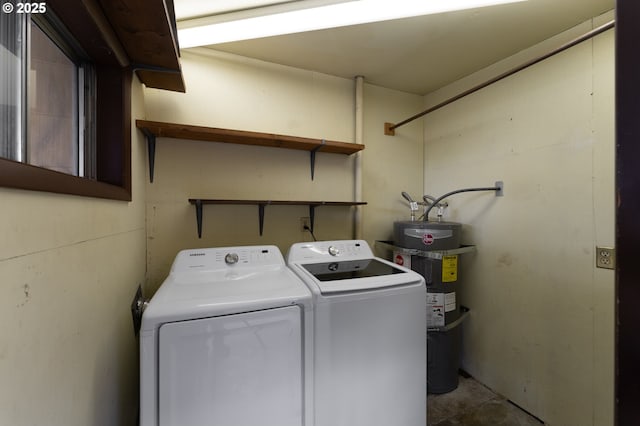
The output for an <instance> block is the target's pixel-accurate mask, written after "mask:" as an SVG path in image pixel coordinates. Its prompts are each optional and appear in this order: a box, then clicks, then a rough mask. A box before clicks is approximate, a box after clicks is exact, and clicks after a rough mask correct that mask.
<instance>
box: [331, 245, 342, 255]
mask: <svg viewBox="0 0 640 426" xmlns="http://www.w3.org/2000/svg"><path fill="white" fill-rule="evenodd" d="M329 254H330V255H331V256H337V255H339V254H340V250H339V249H338V247H336V246H329Z"/></svg>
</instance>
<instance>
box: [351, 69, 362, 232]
mask: <svg viewBox="0 0 640 426" xmlns="http://www.w3.org/2000/svg"><path fill="white" fill-rule="evenodd" d="M355 86H356V87H355V137H354V142H355V143H358V144H363V139H364V137H363V136H364V130H363V129H364V77H363V76H361V75H358V76H356V77H355ZM353 175H354V176H353V183H354V190H353V201H355V202H360V201H362V151H360V152H357V153H356V154H355V158H354V166H353ZM353 237H354V238H355V239H357V240H359V239H362V206H355V207H354V215H353Z"/></svg>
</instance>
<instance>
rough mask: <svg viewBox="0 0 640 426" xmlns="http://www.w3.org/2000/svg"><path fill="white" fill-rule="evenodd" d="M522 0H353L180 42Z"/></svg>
mask: <svg viewBox="0 0 640 426" xmlns="http://www.w3.org/2000/svg"><path fill="white" fill-rule="evenodd" d="M521 1H527V0H393V1H390V0H352V1H347V2H343V3H337V4H329V5H324V6H319V7H311V8H307V9H299V10H291V11H286V12H283V13H272V14H265V15H262V16H254V17H250V18H244V19H238V20H232V21H229V20H227V21H224V22H218V23H212V24H205V25H201V26H192V27H190V28H181V29H179V30H178V39H179V41H180V47H182V48H189V47H197V46H207V45H212V44H219V43H227V42H232V41H240V40H250V39H255V38H262V37H271V36H276V35H283V34H293V33H300V32H306V31H315V30H323V29H328V28H337V27H344V26H349V25H358V24H366V23H370V22H380V21H387V20H392V19H402V18H409V17H413V16H422V15H430V14H436V13H443V12H451V11H455V10H463V9H474V8H480V7H485V6H494V5H499V4H505V3H517V2H521ZM296 3H297V2H296ZM265 9H268V8H265Z"/></svg>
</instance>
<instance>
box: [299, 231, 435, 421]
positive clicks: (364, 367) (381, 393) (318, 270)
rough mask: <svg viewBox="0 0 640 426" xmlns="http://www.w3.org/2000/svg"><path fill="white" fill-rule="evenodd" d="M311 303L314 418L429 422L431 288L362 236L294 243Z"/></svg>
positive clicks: (300, 271) (324, 419)
mask: <svg viewBox="0 0 640 426" xmlns="http://www.w3.org/2000/svg"><path fill="white" fill-rule="evenodd" d="M287 264H288V265H289V267H290V268H291V269H292V270H293V271H294V272H295V273H296V274H297V275H298V276H299V277H300V278H302V280H303V281H304V282H305V283H306V284H307V286H308V287H309V289H310V290H311V292H312V293H313V302H314V320H313V324H314V330H313V336H314V343H313V350H314V368H313V371H314V408H313V410H314V422H315V423H314V425H315V426H390V425H393V426H424V425H425V424H426V413H427V407H426V403H427V395H426V385H425V383H426V374H427V373H426V347H427V340H426V336H427V330H426V304H425V300H426V289H425V282H424V279H423V277H422V276H421V275H419V274H417V273H415V272H413V271H411V270H409V269H406V268H403V267H400V266H398V265H395V264H393V263H391V262H388V261H386V260H384V259H380V258H377V257H374V255H373V253H372V252H371V249H370V248H369V246H368V244H367V243H366V242H365V241H361V240H354V241H325V242H313V243H298V244H294V245H293V246H292V247H291V248H290V249H289V253H288V255H287Z"/></svg>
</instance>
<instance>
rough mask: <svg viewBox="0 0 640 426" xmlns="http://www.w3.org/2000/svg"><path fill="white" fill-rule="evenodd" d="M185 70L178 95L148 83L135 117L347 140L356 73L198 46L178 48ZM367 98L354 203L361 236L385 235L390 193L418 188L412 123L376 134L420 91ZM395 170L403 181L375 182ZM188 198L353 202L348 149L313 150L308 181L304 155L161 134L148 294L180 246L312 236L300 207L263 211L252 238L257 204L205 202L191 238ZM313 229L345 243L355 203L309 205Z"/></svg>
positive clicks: (151, 210)
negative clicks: (398, 131) (346, 75)
mask: <svg viewBox="0 0 640 426" xmlns="http://www.w3.org/2000/svg"><path fill="white" fill-rule="evenodd" d="M182 67H183V71H184V76H185V82H186V85H187V93H186V94H179V93H171V92H165V91H160V90H154V89H146V90H145V101H146V116H145V117H140V116H138V117H136V118H146V119H148V120H157V121H168V122H174V123H183V124H194V125H203V126H210V127H221V128H228V129H237V130H249V131H258V132H266V133H276V134H285V135H292V136H302V137H311V138H319V139H322V138H324V139H328V140H336V141H343V142H354V131H355V130H354V128H355V118H354V117H355V115H354V108H355V107H354V91H355V83H354V81H353V80H350V79H343V78H337V77H331V76H327V75H324V74H319V73H315V72H310V71H304V70H300V69H295V68H290V67H284V66H280V65H276V64H270V63H266V62H261V61H256V60H251V59H247V58H243V57H239V56H234V55H229V54H223V53H217V52H213V51H208V52H207V51H206V50H203V49H199V50H198V49H195V50H192V51H189V52H184V53H183V56H182ZM364 99H365V107H364V111H365V141H364V144H365V145H366V149H365V150H364V151H363V153H362V156H363V157H362V159H363V176H365V179H364V180H365V186H364V188H363V199H364V201H367V202H370V205H368V206H366V207H364V208H363V216H364V217H365V219H364V220H363V229H364V232H363V234H364V236H365V238H368V237H367V236H368V235H370V236H377V235H379V234H384V233H385V232H384V231H381V230H380V229H379V223H378V222H380V221H381V220H383V219H382V218H386V219H384V220H383V221H384V222H386V223H387V224H388V230H390V229H391V220H392V219H391V215H392V214H399V213H398V211H397V206H395V205H394V203H395V200H394V199H392V198H391V194H393V197H395V198H398V197H399V193H400V191H402V190H403V189H405V188H407V187H408V185H413V188H414V189H416V190H417V189H419V191H421V188H422V182H421V179H422V177H421V176H422V173H421V166H422V158H421V152H422V151H421V143H422V133H421V127H420V125H415V126H413V127H412V128H409V129H408V134H409V135H410V136H406V135H405V136H404V137H401V138H399V141H385V139H384V138H385V136H384V135H383V132H382V129H383V121H381V120H383V119H386V120H389V119H393V117H389V115H390V114H391V113H392V112H393V111H394V110H399V112H398V113H399V114H407V113H413V112H414V111H416V110H419V109H420V107H421V102H422V98H421V97H419V96H415V95H407V94H404V93H398V92H394V91H390V90H386V89H381V88H376V87H373V86H369V85H365V93H364ZM392 142H393V143H395V144H396V147H395V148H394V145H392ZM397 147H402V149H405V152H404V153H403V154H402V155H401V157H400V159H399V160H398V161H396V163H395V165H393V164H391V163H390V162H388V159H389V154H391V153H393V152H394V150H397V149H399V148H397ZM402 156H404V157H402ZM405 160H406V162H405ZM407 164H409V165H412V166H413V167H412V169H411V171H406V168H407V167H406V165H407ZM394 170H396V171H398V174H399V175H401V176H402V180H401V181H400V182H398V183H394V184H393V185H390V184H387V183H386V181H385V179H380V176H384V175H386V173H391V172H392V171H394ZM381 173H384V174H381ZM409 176H410V177H409ZM374 177H375V180H374V181H373V180H372V179H373V178H374ZM369 183H371V185H369ZM373 187H375V188H376V189H375V190H372V189H371V188H373ZM409 189H412V188H409ZM419 191H418V192H419ZM396 193H397V194H396ZM189 198H218V199H256V200H316V201H353V200H354V156H344V155H339V154H326V153H318V154H317V156H316V171H315V180H313V181H312V180H311V177H310V169H309V153H308V152H305V151H296V150H288V149H276V148H263V147H253V146H241V145H232V144H223V143H211V142H199V141H186V140H177V139H165V138H161V139H159V140H158V145H157V154H156V168H155V176H154V182H153V183H152V184H148V187H147V228H148V251H147V258H148V267H149V270H148V273H149V277H148V286H147V290H148V292H149V294H151V293H152V292H153V291H155V289H157V287H158V286H159V285H160V284H161V282H162V280H163V279H164V278H165V277H166V276H167V274H168V272H169V268H170V266H171V262H172V261H173V259H174V257H175V255H176V253H177V252H178V251H179V250H181V249H185V248H194V247H214V246H218V247H220V246H229V245H251V244H276V245H277V246H279V248H280V249H281V251H282V252H283V253H286V251H287V249H288V248H289V246H290V245H291V244H293V243H295V242H299V241H310V240H311V236H310V235H309V233H306V232H302V231H301V230H300V218H301V217H308V216H309V210H308V208H307V207H303V206H267V208H266V213H265V222H264V234H263V235H262V236H260V235H259V232H258V207H257V206H221V205H215V206H213V205H211V206H205V207H204V214H203V235H202V239H198V237H197V233H196V222H195V210H194V207H193V206H192V205H190V204H189V203H188V202H187V200H188V199H189ZM398 204H399V203H398ZM381 208H382V210H381ZM400 208H402V206H400ZM314 231H315V232H314V233H315V235H316V237H317V238H318V239H320V240H330V239H348V238H352V235H353V231H354V227H353V210H352V208H348V207H339V208H335V207H318V208H316V220H315V229H314ZM372 242H373V241H372Z"/></svg>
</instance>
